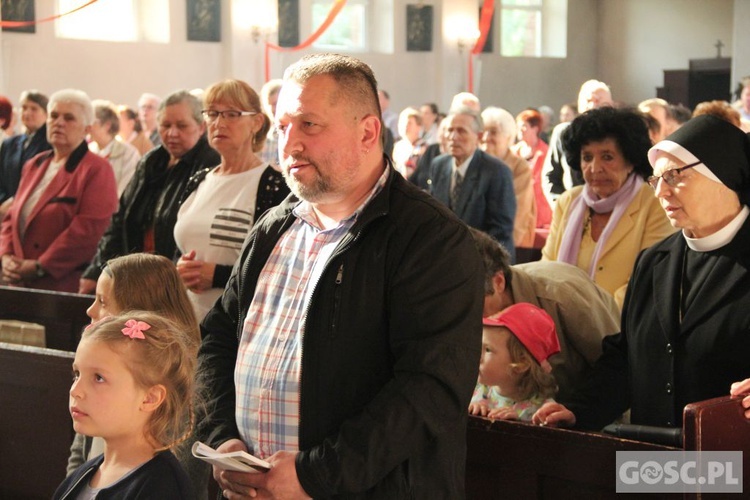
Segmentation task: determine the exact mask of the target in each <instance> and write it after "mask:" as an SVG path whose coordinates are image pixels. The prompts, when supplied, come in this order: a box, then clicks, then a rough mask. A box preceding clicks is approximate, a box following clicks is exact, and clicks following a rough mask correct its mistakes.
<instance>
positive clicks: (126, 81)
mask: <svg viewBox="0 0 750 500" xmlns="http://www.w3.org/2000/svg"><path fill="white" fill-rule="evenodd" d="M222 3H223V2H222ZM222 6H224V5H222ZM55 14H56V12H55V10H54V2H53V1H52V0H38V1H37V2H36V17H37V19H43V18H46V17H49V16H53V15H55ZM222 14H224V13H222ZM72 15H75V14H72ZM225 24H226V23H225ZM54 29H55V27H54V23H51V22H48V23H40V24H38V25H37V27H36V33H35V34H26V33H9V32H4V33H2V34H0V37H1V39H0V40H1V41H2V43H1V44H0V47H1V49H0V50H2V54H0V56H1V57H0V60H1V61H2V77H0V84H1V85H2V87H0V93H3V94H5V95H8V96H9V97H10V98H11V100H12V101H13V102H14V103H15V101H16V99H18V96H19V95H20V93H21V91H23V90H24V89H28V88H36V89H39V90H40V91H42V92H44V93H47V94H48V95H49V94H51V93H52V92H54V91H55V90H58V89H61V88H66V87H74V88H80V89H82V90H85V91H86V92H87V93H88V94H89V95H90V96H91V97H92V98H106V99H111V100H113V101H115V102H117V103H128V104H130V105H133V106H134V105H135V104H136V103H137V101H138V97H139V96H140V95H141V93H143V92H145V91H148V92H153V93H156V94H159V95H165V94H168V93H169V92H171V91H173V90H176V89H180V88H187V89H191V88H195V87H205V86H207V85H208V84H210V83H212V82H214V81H216V80H218V79H219V78H221V77H222V76H223V75H224V74H225V65H226V61H225V59H224V58H223V56H222V53H223V50H224V49H223V45H224V44H223V43H209V42H187V41H184V40H185V39H186V33H187V21H186V10H185V1H184V0H170V26H169V29H170V35H171V36H170V39H171V40H176V42H173V43H169V44H158V43H146V42H133V43H112V42H95V41H89V40H68V39H60V38H56V37H55V32H54ZM224 32H225V33H226V30H224Z"/></svg>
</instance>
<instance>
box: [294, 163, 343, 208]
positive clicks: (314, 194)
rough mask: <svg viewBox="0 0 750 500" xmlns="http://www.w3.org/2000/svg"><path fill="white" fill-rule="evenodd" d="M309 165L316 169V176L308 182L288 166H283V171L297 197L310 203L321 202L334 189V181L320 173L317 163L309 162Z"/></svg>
mask: <svg viewBox="0 0 750 500" xmlns="http://www.w3.org/2000/svg"><path fill="white" fill-rule="evenodd" d="M308 165H310V166H309V167H306V168H308V169H309V168H312V169H314V170H315V178H314V179H313V180H312V181H308V182H307V183H303V182H302V181H301V180H300V179H298V178H297V177H295V176H294V174H292V173H291V172H290V171H289V170H288V169H286V168H282V169H281V173H282V175H283V176H284V180H285V181H286V184H287V186H289V189H290V190H291V191H292V193H294V195H295V196H296V197H297V198H299V199H301V200H305V201H307V202H310V203H317V202H321V201H323V200H324V198H325V196H326V195H327V194H328V193H330V192H331V191H332V190H333V186H332V183H331V181H330V179H328V178H327V177H325V176H323V175H322V174H321V173H320V169H319V168H318V166H317V165H314V164H312V163H309V162H308Z"/></svg>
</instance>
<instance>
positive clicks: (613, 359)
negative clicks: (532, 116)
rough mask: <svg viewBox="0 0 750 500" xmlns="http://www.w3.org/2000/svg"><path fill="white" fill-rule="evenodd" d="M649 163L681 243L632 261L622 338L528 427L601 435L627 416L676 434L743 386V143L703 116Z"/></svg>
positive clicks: (746, 330) (747, 167) (748, 317)
mask: <svg viewBox="0 0 750 500" xmlns="http://www.w3.org/2000/svg"><path fill="white" fill-rule="evenodd" d="M648 156H649V161H650V162H651V165H652V166H653V167H654V175H653V176H652V177H651V178H649V183H650V184H651V186H652V187H653V188H654V190H655V195H656V197H657V198H658V199H659V201H660V203H661V206H662V208H663V209H664V211H665V212H666V214H667V217H668V218H669V220H670V222H671V223H672V225H673V226H674V227H676V228H678V229H680V230H681V231H678V232H677V233H675V234H673V235H672V236H669V237H667V238H666V239H664V240H663V241H661V242H659V243H656V244H655V245H653V246H652V247H651V248H648V249H646V250H644V251H643V252H642V253H641V255H640V256H639V258H638V260H637V261H636V263H635V267H634V270H633V274H632V276H631V279H630V283H629V284H628V293H627V296H626V298H625V303H624V307H623V314H622V325H621V330H622V331H621V333H619V334H617V335H613V336H610V337H607V338H605V339H604V341H603V354H602V357H601V358H600V359H599V361H598V362H597V364H596V365H595V367H594V374H593V376H592V377H591V378H590V379H589V380H587V382H586V383H585V384H584V386H583V387H580V388H579V390H578V391H576V393H575V395H574V396H573V397H572V398H571V399H570V400H568V401H562V402H561V403H562V404H558V403H550V404H548V405H545V406H543V407H542V408H541V409H540V410H539V411H538V412H537V414H536V415H535V418H534V421H535V422H537V423H543V422H544V423H547V424H549V425H575V426H576V427H578V428H582V429H592V430H594V429H596V430H598V429H601V428H602V427H604V426H605V425H607V424H609V423H611V422H612V421H613V420H614V419H615V418H617V417H618V416H619V415H621V414H622V413H623V412H624V411H625V410H627V409H628V408H630V409H631V423H633V424H640V425H653V426H661V427H679V426H681V425H682V411H683V408H684V407H685V405H687V404H688V403H692V402H696V401H701V400H705V399H709V398H714V397H719V396H724V395H727V393H728V391H729V389H730V386H731V385H732V383H733V382H737V381H740V380H743V379H746V378H748V377H750V218H748V215H750V209H748V202H750V196H749V195H750V139H748V136H747V135H746V134H745V133H744V132H742V131H741V130H740V129H739V128H737V127H735V126H734V125H731V124H730V123H728V122H725V121H723V120H721V119H719V118H716V117H714V116H709V115H703V116H699V117H696V118H693V119H692V120H690V121H689V122H687V123H686V124H685V125H683V126H682V127H681V128H680V129H678V130H677V131H676V132H674V133H673V134H671V135H670V136H669V137H667V138H666V139H665V140H663V141H661V142H659V143H657V144H656V145H655V146H653V147H652V148H651V150H649V155H648ZM747 384H748V388H750V382H748V383H747ZM737 385H740V384H737ZM735 387H736V386H735ZM748 405H749V406H750V400H749V401H748Z"/></svg>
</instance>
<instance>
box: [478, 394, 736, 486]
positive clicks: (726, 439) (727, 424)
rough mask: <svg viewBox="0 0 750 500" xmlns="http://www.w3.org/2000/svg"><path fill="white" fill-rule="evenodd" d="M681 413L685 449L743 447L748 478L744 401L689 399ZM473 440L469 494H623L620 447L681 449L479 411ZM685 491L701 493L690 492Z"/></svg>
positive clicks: (631, 449)
mask: <svg viewBox="0 0 750 500" xmlns="http://www.w3.org/2000/svg"><path fill="white" fill-rule="evenodd" d="M727 389H728V388H727ZM683 416H684V431H683V443H684V446H683V448H684V449H685V450H691V451H738V450H741V451H743V452H744V453H743V460H744V464H743V474H744V476H743V477H750V475H749V474H750V421H748V420H747V419H746V418H745V417H744V415H743V412H742V407H741V406H740V403H739V400H737V399H731V398H729V397H728V396H727V397H722V398H717V399H710V400H707V401H701V402H699V403H694V404H690V405H688V406H686V407H685V411H684V414H683ZM467 447H468V450H467V461H466V492H467V498H469V499H475V498H476V499H484V498H501V497H506V496H507V497H508V498H534V499H555V500H558V499H568V498H597V499H608V498H612V499H614V498H617V495H616V494H615V487H616V477H615V470H616V452H617V451H668V450H678V449H679V448H673V447H669V446H663V445H657V444H651V443H645V442H641V441H633V440H629V439H621V438H617V437H613V436H609V435H605V434H600V433H592V432H578V431H572V430H566V429H554V428H547V427H539V426H535V425H531V424H527V423H521V422H509V421H496V422H493V421H490V420H487V419H483V418H478V417H469V426H468V429H467ZM628 496H632V495H628ZM678 497H680V496H678ZM684 498H699V497H698V495H694V494H693V495H687V494H686V495H684Z"/></svg>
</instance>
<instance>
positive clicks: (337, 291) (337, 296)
mask: <svg viewBox="0 0 750 500" xmlns="http://www.w3.org/2000/svg"><path fill="white" fill-rule="evenodd" d="M343 278H344V263H343V262H342V263H341V265H340V266H339V271H338V273H336V281H335V284H336V286H335V287H334V291H333V317H332V319H331V338H334V337H336V330H337V329H338V321H339V309H340V306H341V282H342V281H343Z"/></svg>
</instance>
